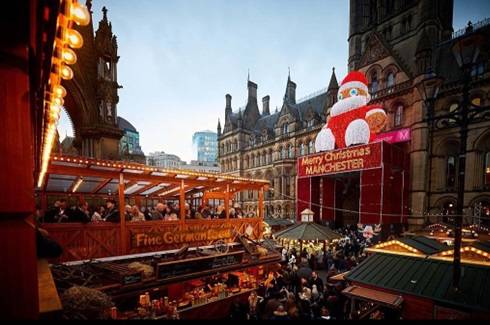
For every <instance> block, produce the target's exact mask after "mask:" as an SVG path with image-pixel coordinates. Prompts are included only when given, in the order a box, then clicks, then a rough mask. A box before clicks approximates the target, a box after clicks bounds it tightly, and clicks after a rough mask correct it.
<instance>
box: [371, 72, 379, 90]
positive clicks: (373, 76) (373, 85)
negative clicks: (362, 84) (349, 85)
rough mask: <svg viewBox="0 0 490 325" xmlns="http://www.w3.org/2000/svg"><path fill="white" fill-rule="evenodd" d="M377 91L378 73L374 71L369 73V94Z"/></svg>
mask: <svg viewBox="0 0 490 325" xmlns="http://www.w3.org/2000/svg"><path fill="white" fill-rule="evenodd" d="M377 92H378V75H377V74H376V72H373V73H372V74H371V94H375V93H377Z"/></svg>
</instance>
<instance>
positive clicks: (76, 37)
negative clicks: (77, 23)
mask: <svg viewBox="0 0 490 325" xmlns="http://www.w3.org/2000/svg"><path fill="white" fill-rule="evenodd" d="M66 42H67V43H68V45H69V46H70V47H71V48H73V49H79V48H81V47H82V46H83V37H82V35H80V33H79V32H77V31H76V30H74V29H68V30H67V31H66Z"/></svg>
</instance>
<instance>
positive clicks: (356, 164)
mask: <svg viewBox="0 0 490 325" xmlns="http://www.w3.org/2000/svg"><path fill="white" fill-rule="evenodd" d="M381 146H382V143H381V142H376V143H371V144H368V145H362V146H357V147H351V148H347V149H341V150H333V151H327V152H321V153H318V154H314V155H309V156H305V157H300V158H299V159H298V177H299V178H301V177H312V176H323V175H331V174H338V173H347V172H352V171H359V170H365V169H371V168H380V167H381Z"/></svg>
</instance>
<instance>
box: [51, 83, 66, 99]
mask: <svg viewBox="0 0 490 325" xmlns="http://www.w3.org/2000/svg"><path fill="white" fill-rule="evenodd" d="M53 93H54V94H55V96H57V97H59V98H62V97H65V96H66V89H65V87H63V86H62V85H56V86H54V87H53Z"/></svg>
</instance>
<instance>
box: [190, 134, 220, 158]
mask: <svg viewBox="0 0 490 325" xmlns="http://www.w3.org/2000/svg"><path fill="white" fill-rule="evenodd" d="M192 146H193V150H194V155H195V157H196V158H197V160H198V161H208V162H209V161H211V162H214V161H216V159H217V156H218V136H217V134H216V132H212V131H200V132H196V133H194V135H193V136H192Z"/></svg>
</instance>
